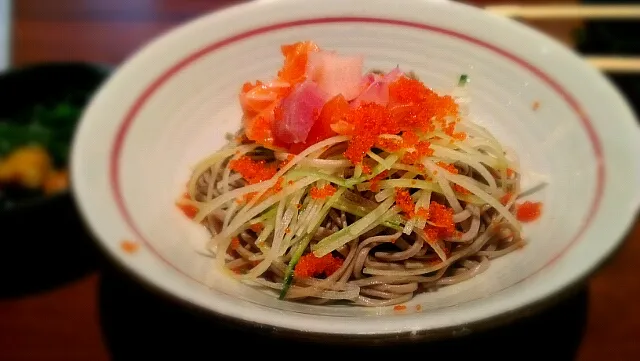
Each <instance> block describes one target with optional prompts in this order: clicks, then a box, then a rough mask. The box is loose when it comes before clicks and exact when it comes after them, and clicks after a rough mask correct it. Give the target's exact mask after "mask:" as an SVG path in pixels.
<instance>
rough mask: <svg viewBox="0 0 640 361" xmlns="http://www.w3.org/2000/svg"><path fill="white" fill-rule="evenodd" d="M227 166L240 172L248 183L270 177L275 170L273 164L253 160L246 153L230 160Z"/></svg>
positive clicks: (258, 181) (254, 182)
mask: <svg viewBox="0 0 640 361" xmlns="http://www.w3.org/2000/svg"><path fill="white" fill-rule="evenodd" d="M229 168H231V170H233V171H236V172H238V173H240V174H241V175H242V178H244V179H246V180H247V182H249V184H256V183H260V182H262V181H265V180H268V179H271V178H272V177H273V176H274V175H275V174H276V172H277V169H276V167H275V166H273V165H269V164H267V163H266V162H265V161H264V160H258V161H255V160H253V159H251V158H249V157H248V156H246V155H244V156H242V157H240V158H238V159H234V160H232V161H230V162H229Z"/></svg>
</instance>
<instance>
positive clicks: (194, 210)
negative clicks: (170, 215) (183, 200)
mask: <svg viewBox="0 0 640 361" xmlns="http://www.w3.org/2000/svg"><path fill="white" fill-rule="evenodd" d="M176 206H177V207H178V209H180V210H181V211H182V213H184V215H185V216H187V218H189V219H193V218H194V217H195V216H196V214H198V207H196V206H193V205H191V204H176Z"/></svg>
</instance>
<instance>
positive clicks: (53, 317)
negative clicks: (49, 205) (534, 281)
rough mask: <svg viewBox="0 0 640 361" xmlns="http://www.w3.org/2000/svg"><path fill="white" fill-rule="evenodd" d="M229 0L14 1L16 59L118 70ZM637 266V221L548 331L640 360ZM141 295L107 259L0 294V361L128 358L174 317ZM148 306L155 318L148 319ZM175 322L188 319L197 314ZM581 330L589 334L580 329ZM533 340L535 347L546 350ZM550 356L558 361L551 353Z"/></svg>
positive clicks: (587, 356)
mask: <svg viewBox="0 0 640 361" xmlns="http://www.w3.org/2000/svg"><path fill="white" fill-rule="evenodd" d="M232 2H233V1H215V0H153V1H143V0H133V1H132V0H109V1H104V0H56V1H41V0H15V1H14V3H15V4H14V27H13V52H12V54H13V56H12V62H13V64H14V65H24V64H28V63H33V62H41V61H55V60H86V61H94V62H101V63H107V64H118V63H120V62H121V61H122V60H123V59H125V57H126V56H127V55H129V54H130V53H131V52H132V51H134V50H135V49H136V48H137V47H139V46H140V45H142V44H143V43H144V42H146V41H148V40H149V39H150V38H152V37H153V36H156V35H158V34H159V33H161V32H163V31H165V30H167V29H170V28H171V27H173V26H175V25H177V24H179V23H180V22H182V21H185V20H188V19H190V18H192V17H194V16H196V15H199V14H201V13H204V12H206V11H210V10H214V9H216V8H220V7H222V6H226V5H228V4H230V3H232ZM475 3H476V4H482V3H484V2H483V1H476V2H475ZM494 3H495V2H494ZM567 26H570V25H567V24H566V23H563V24H555V25H550V26H549V27H548V29H551V30H550V31H551V32H554V31H555V32H558V31H559V32H560V35H559V36H560V37H562V36H563V34H564V35H566V33H567V32H566V31H565V30H566V29H567ZM571 26H573V25H571ZM638 264H640V224H636V226H635V227H634V228H633V230H632V232H631V233H630V235H629V237H628V238H627V241H626V242H625V244H624V245H623V247H622V248H621V249H620V251H619V252H617V254H616V255H615V256H614V257H613V258H612V259H610V260H609V261H608V262H607V263H606V264H605V265H604V266H603V267H602V268H601V269H600V271H599V272H598V273H597V274H596V275H595V276H594V277H593V278H592V280H591V281H590V283H589V288H588V293H584V294H579V295H577V296H576V297H577V299H576V300H574V301H572V302H573V303H571V304H569V306H563V307H560V308H558V310H556V311H554V312H555V313H554V314H552V315H551V316H547V318H545V322H547V325H548V326H547V327H548V329H549V331H552V330H553V329H554V328H556V327H558V325H557V324H555V323H559V322H573V321H566V320H565V319H564V318H562V316H558V313H559V314H561V315H565V316H566V315H568V314H572V313H575V314H577V315H578V316H579V317H581V320H578V321H576V322H577V324H581V323H586V326H585V329H584V337H583V338H582V342H581V344H580V347H579V349H578V359H579V360H582V361H587V360H594V361H595V360H598V361H600V360H637V359H638V358H639V357H640V342H638V341H639V339H640V310H639V308H638V305H639V304H640V282H638V280H637V279H638V278H637V277H638V273H637V265H638ZM140 292H143V291H141V290H140V287H139V286H137V285H135V284H131V282H130V281H128V280H127V279H126V277H122V276H121V275H119V274H118V272H116V271H114V270H113V269H112V268H111V267H110V266H109V264H108V263H106V262H103V263H102V266H96V267H94V268H93V269H89V270H86V272H80V273H78V274H77V275H76V277H75V278H72V279H69V280H68V282H65V283H62V284H58V285H56V287H53V288H48V289H44V290H42V291H40V292H37V293H31V294H27V295H25V296H21V297H16V296H12V297H8V296H6V297H0V360H12V361H14V360H65V361H72V360H96V361H100V360H108V359H110V350H111V353H113V354H114V355H115V354H116V350H119V351H118V352H120V351H122V350H125V353H126V350H129V349H131V347H133V346H132V345H135V344H136V343H138V342H137V341H136V339H135V337H136V334H135V332H133V331H132V330H131V329H135V330H137V331H139V332H145V331H144V328H140V327H136V322H138V323H140V322H149V320H152V319H153V320H158V317H160V319H161V320H162V317H163V316H162V315H164V312H167V308H166V307H167V306H164V307H165V308H162V307H163V306H157V305H155V306H153V307H155V308H153V307H151V306H149V307H150V308H148V307H146V306H147V305H149V304H150V303H153V302H154V301H152V298H148V297H150V296H148V295H146V294H145V295H142V296H140V295H139V294H138V293H140ZM587 296H588V308H587V305H586V299H587ZM145 297H147V298H145ZM169 307H170V306H169ZM582 308H584V310H582ZM149 309H153V310H154V311H153V312H154V313H153V314H149V312H150V311H149ZM145 310H146V312H147V314H146V315H145ZM138 311H140V312H138ZM154 315H158V316H157V317H155V316H154ZM580 315H582V316H580ZM101 317H102V319H101ZM172 317H174V318H176V317H177V318H176V319H183V318H184V317H186V318H188V317H193V315H190V316H184V317H181V316H176V315H173V316H172ZM572 317H573V316H572ZM136 319H137V321H136ZM561 319H562V320H563V321H560V320H561ZM141 320H144V321H141ZM554 320H558V321H557V322H555V321H554ZM129 322H130V323H129ZM201 326H202V325H201ZM536 327H537V326H536ZM128 328H131V329H129V330H127V329H128ZM125 331H127V332H125ZM541 332H544V328H543V329H542V331H541ZM572 332H573V331H572ZM574 333H576V334H577V335H578V336H581V335H582V331H580V330H578V331H575V332H574ZM523 337H524V336H523ZM527 337H528V336H527ZM557 337H563V336H561V335H559V336H557ZM571 337H572V336H571V335H567V336H566V341H565V342H567V343H568V342H571V340H570V338H571ZM159 341H160V340H159ZM194 341H195V340H194ZM531 342H532V344H531V347H547V346H548V345H547V346H545V345H544V344H538V343H537V342H535V341H534V340H531ZM107 345H108V347H107ZM192 346H194V347H201V346H196V345H192ZM488 347H489V348H491V347H495V345H492V346H491V345H490V346H488ZM549 351H550V350H549ZM549 358H550V359H554V358H553V355H552V354H549Z"/></svg>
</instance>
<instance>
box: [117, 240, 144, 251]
mask: <svg viewBox="0 0 640 361" xmlns="http://www.w3.org/2000/svg"><path fill="white" fill-rule="evenodd" d="M120 248H122V250H123V251H125V252H126V253H129V254H132V253H136V252H137V251H138V249H140V245H139V244H138V243H137V242H133V241H129V240H124V241H122V242H120Z"/></svg>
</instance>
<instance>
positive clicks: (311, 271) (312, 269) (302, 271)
mask: <svg viewBox="0 0 640 361" xmlns="http://www.w3.org/2000/svg"><path fill="white" fill-rule="evenodd" d="M343 262H344V260H343V259H342V258H339V257H334V256H333V255H332V254H331V253H329V254H326V255H324V256H322V257H320V258H318V257H316V256H315V255H314V254H313V253H307V254H306V255H304V256H302V257H301V258H300V261H298V264H296V267H295V269H294V271H293V274H294V276H295V277H297V278H308V277H317V276H320V275H324V276H326V277H329V276H331V275H332V274H333V273H334V272H336V271H337V270H338V269H339V268H340V267H342V263H343Z"/></svg>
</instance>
